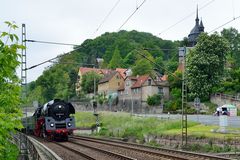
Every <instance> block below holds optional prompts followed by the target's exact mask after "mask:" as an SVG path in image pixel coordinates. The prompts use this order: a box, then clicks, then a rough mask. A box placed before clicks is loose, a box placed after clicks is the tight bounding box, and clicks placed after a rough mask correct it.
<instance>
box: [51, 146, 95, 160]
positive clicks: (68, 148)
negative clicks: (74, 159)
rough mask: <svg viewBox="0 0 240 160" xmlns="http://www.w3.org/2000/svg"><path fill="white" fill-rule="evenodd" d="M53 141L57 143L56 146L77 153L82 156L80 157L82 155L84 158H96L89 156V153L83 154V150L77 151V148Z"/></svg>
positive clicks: (93, 159)
mask: <svg viewBox="0 0 240 160" xmlns="http://www.w3.org/2000/svg"><path fill="white" fill-rule="evenodd" d="M53 143H54V144H56V145H58V146H61V147H63V148H64V149H67V150H70V151H71V152H73V153H75V154H77V155H80V156H82V157H84V158H86V159H89V160H96V159H95V158H93V157H91V156H89V155H87V154H85V153H83V152H80V151H78V150H75V149H73V148H70V147H68V146H66V145H63V144H60V143H56V142H53Z"/></svg>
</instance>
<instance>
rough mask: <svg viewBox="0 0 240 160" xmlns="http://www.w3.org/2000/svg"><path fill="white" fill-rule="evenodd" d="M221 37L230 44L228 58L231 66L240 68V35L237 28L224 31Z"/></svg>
mask: <svg viewBox="0 0 240 160" xmlns="http://www.w3.org/2000/svg"><path fill="white" fill-rule="evenodd" d="M221 35H222V36H223V37H224V38H226V39H227V40H228V42H229V43H230V57H229V58H228V60H229V63H230V66H231V67H233V68H239V67H240V48H239V44H240V34H239V33H238V30H236V29H235V28H229V29H223V31H222V32H221Z"/></svg>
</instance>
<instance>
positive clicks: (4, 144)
mask: <svg viewBox="0 0 240 160" xmlns="http://www.w3.org/2000/svg"><path fill="white" fill-rule="evenodd" d="M5 23H6V24H7V25H8V27H9V28H10V31H11V30H13V29H16V28H17V26H16V25H15V24H12V23H10V22H5ZM10 31H9V32H10ZM17 41H18V37H17V36H16V35H15V34H11V33H7V32H2V33H1V35H0V68H1V69H0V159H9V157H8V155H9V153H10V152H11V147H10V146H11V142H10V141H9V140H10V139H11V135H10V133H13V132H15V129H20V127H21V121H20V117H21V111H20V109H19V104H20V86H19V79H18V77H17V75H16V68H17V67H18V65H19V64H20V62H19V61H18V58H20V55H19V54H18V53H17V51H18V49H23V46H20V45H18V42H17ZM8 42H10V44H8Z"/></svg>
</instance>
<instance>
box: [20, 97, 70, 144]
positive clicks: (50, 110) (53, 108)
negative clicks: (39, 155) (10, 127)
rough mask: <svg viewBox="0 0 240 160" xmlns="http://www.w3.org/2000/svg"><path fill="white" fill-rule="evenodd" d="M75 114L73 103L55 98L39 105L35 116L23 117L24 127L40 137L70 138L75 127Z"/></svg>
mask: <svg viewBox="0 0 240 160" xmlns="http://www.w3.org/2000/svg"><path fill="white" fill-rule="evenodd" d="M73 114H75V109H74V107H73V105H72V104H71V103H68V102H65V101H63V100H60V99H54V100H52V101H49V102H48V103H46V104H44V105H43V106H41V107H38V108H37V109H36V111H35V113H34V114H33V116H31V117H27V118H23V125H24V129H25V130H26V131H27V132H28V133H32V134H34V135H35V136H38V137H43V138H46V139H57V138H58V139H63V140H68V135H70V134H72V133H73V130H74V129H75V118H74V117H73V116H72V115H73Z"/></svg>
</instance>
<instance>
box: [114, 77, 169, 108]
mask: <svg viewBox="0 0 240 160" xmlns="http://www.w3.org/2000/svg"><path fill="white" fill-rule="evenodd" d="M163 79H165V80H163ZM163 79H161V78H159V79H153V78H152V77H151V76H150V75H142V76H137V77H132V76H129V77H126V79H125V82H124V85H122V86H121V87H120V88H119V89H118V96H119V107H121V108H120V110H126V111H133V112H143V111H144V109H145V108H146V107H147V98H148V96H152V95H154V94H161V95H163V99H165V100H167V99H169V84H168V81H167V80H166V76H164V77H163Z"/></svg>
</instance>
